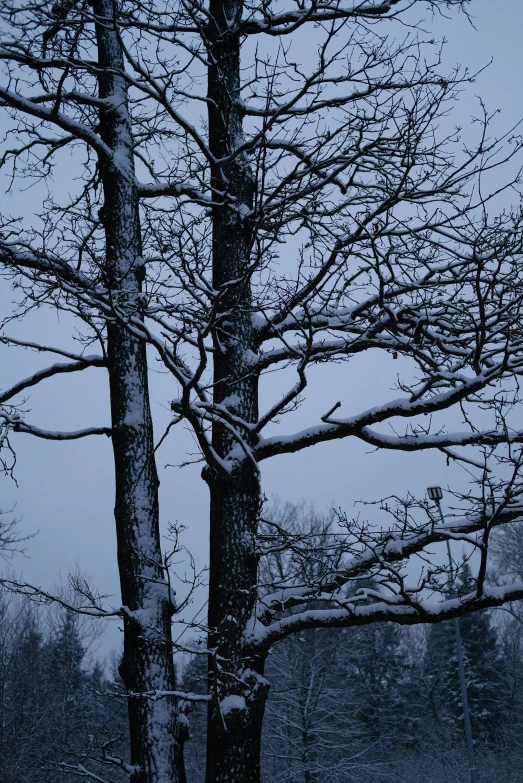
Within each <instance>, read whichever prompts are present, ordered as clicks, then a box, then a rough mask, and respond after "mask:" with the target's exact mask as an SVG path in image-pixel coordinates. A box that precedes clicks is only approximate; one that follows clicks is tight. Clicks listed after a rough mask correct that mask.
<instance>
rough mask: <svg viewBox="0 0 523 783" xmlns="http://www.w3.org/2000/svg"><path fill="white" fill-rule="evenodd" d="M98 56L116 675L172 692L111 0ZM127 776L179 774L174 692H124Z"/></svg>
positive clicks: (135, 781) (153, 778)
mask: <svg viewBox="0 0 523 783" xmlns="http://www.w3.org/2000/svg"><path fill="white" fill-rule="evenodd" d="M93 9H94V14H95V20H96V36H97V43H98V56H99V65H100V68H101V70H100V76H99V94H100V97H101V98H105V99H106V100H107V101H108V105H107V108H104V109H103V110H102V111H101V112H100V135H101V137H102V139H103V141H104V142H105V143H106V144H107V145H108V146H109V147H110V148H111V150H113V152H114V155H115V157H114V165H113V164H111V163H109V162H107V161H104V160H100V172H101V178H102V183H103V190H104V207H103V210H102V215H101V217H102V220H103V223H104V226H105V233H106V259H105V273H106V278H107V283H108V286H109V289H110V291H111V294H112V297H113V300H114V303H115V306H116V307H117V308H118V309H119V312H120V314H121V321H118V320H117V319H115V320H114V321H113V322H112V323H109V324H108V327H107V342H108V368H109V382H110V396H111V418H112V432H113V438H112V442H113V451H114V462H115V474H116V498H115V511H114V513H115V521H116V534H117V546H118V568H119V573H120V585H121V592H122V605H123V608H124V613H125V614H124V651H123V657H122V661H121V664H120V674H121V676H122V679H123V681H124V684H125V687H126V689H127V691H128V692H129V693H130V694H140V693H143V692H145V691H151V690H161V691H173V690H175V688H176V676H175V669H174V661H173V648H172V636H171V616H172V613H173V597H172V595H171V594H170V587H169V583H168V580H167V578H166V573H165V570H164V568H163V565H162V552H161V546H160V530H159V505H158V486H159V480H158V475H157V471H156V462H155V456H154V441H153V426H152V419H151V411H150V404H149V390H148V378H147V356H146V344H145V342H144V341H142V340H140V339H139V338H138V337H135V336H133V335H132V334H131V332H130V331H129V329H128V328H126V326H125V323H124V322H125V318H126V316H131V315H132V316H136V315H137V314H139V312H140V303H141V296H142V285H143V279H144V272H145V270H144V261H143V258H142V249H141V238H140V223H139V202H138V193H137V189H136V183H135V172H134V158H133V138H132V131H131V123H130V120H129V114H128V95H127V84H126V81H125V79H124V78H123V77H122V76H120V75H118V71H120V72H123V70H124V58H123V54H122V48H121V45H120V41H119V37H118V34H117V31H116V28H115V24H114V21H113V14H114V5H113V2H112V0H95V2H94V4H93ZM128 713H129V729H130V743H131V765H132V766H133V767H134V768H135V770H134V771H133V773H132V774H131V776H130V780H131V781H132V783H184V781H185V774H184V768H183V753H182V752H181V748H182V746H183V740H184V739H185V731H186V729H185V726H184V724H183V723H181V722H180V721H179V715H178V710H177V704H176V701H175V700H174V698H172V697H167V698H163V699H159V700H156V701H155V700H152V699H150V698H147V697H143V696H132V695H130V696H129V699H128Z"/></svg>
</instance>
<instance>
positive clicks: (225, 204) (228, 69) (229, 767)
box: [205, 0, 268, 783]
mask: <svg viewBox="0 0 523 783" xmlns="http://www.w3.org/2000/svg"><path fill="white" fill-rule="evenodd" d="M241 14H242V3H241V2H238V0H211V3H210V19H211V22H210V23H209V28H208V36H209V42H210V45H209V59H210V67H209V83H208V94H209V98H210V99H211V101H210V102H209V146H210V149H211V152H212V154H213V156H214V158H215V160H216V161H217V163H216V164H215V165H214V166H213V170H212V187H213V189H214V200H215V201H221V202H222V203H221V205H219V206H215V207H214V212H213V287H214V289H215V290H217V291H220V294H221V296H220V302H219V314H220V316H221V322H220V323H219V324H218V327H217V329H216V330H215V334H214V347H215V354H214V400H215V402H216V403H219V404H221V405H223V406H225V407H226V408H227V409H228V410H229V411H230V412H231V413H234V414H236V415H237V416H239V417H241V418H242V419H243V420H245V421H246V422H249V423H250V422H254V421H256V420H257V418H258V376H257V375H256V374H254V373H253V372H252V370H251V368H250V366H249V355H250V352H252V351H256V349H257V345H256V335H255V330H254V328H253V322H252V312H251V295H250V291H251V287H250V279H249V276H248V265H249V261H250V244H251V233H252V217H251V216H250V215H249V211H250V210H251V209H252V207H253V200H254V187H255V183H254V180H253V174H252V171H251V167H250V165H249V162H248V160H247V156H245V155H240V156H238V157H235V158H234V159H233V160H230V161H225V162H223V161H224V159H225V158H227V156H229V155H230V154H231V153H232V152H234V150H235V149H237V148H238V147H239V146H240V145H241V144H242V142H243V129H242V111H241V104H240V101H239V98H240V93H239V87H240V41H239V37H238V35H237V33H236V32H235V27H236V24H237V22H238V21H239V20H240V18H241ZM233 281H236V282H233ZM242 434H243V436H244V437H245V438H246V439H247V441H248V438H249V436H248V433H247V431H245V432H244V433H242ZM213 446H214V448H215V449H216V451H217V452H218V454H219V455H220V456H222V457H225V456H227V455H228V454H229V452H230V450H231V449H232V448H238V443H237V442H236V441H235V439H234V437H233V436H232V435H231V433H230V431H229V430H228V429H227V428H225V427H223V426H221V425H220V424H216V425H215V426H214V429H213ZM205 477H206V479H207V481H208V484H209V488H210V496H211V511H210V526H211V529H210V541H211V543H210V584H209V627H210V629H211V630H210V636H209V646H210V648H211V649H213V650H215V652H216V657H215V658H212V659H211V660H210V667H209V682H210V691H211V694H212V696H213V700H212V702H211V704H210V707H209V715H208V746H207V783H233V781H234V783H257V781H258V780H259V775H260V766H259V758H260V738H261V726H262V720H263V712H264V707H265V700H266V697H267V691H268V687H267V684H266V682H265V680H264V679H263V676H262V675H263V661H262V660H255V659H254V660H253V659H251V658H250V657H249V656H248V655H246V653H245V630H246V628H247V626H248V623H249V622H250V621H252V616H253V612H254V611H255V607H256V595H257V587H256V585H257V569H258V561H257V556H256V529H257V522H258V516H259V511H260V501H261V492H260V480H259V471H258V469H257V467H256V466H255V465H253V464H252V463H249V464H248V465H247V467H243V469H242V470H241V472H240V471H238V472H237V473H235V474H232V475H231V476H230V477H229V476H227V477H224V476H222V475H218V474H216V473H215V472H213V471H212V470H211V469H207V470H206V472H205Z"/></svg>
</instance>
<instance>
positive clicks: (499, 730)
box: [0, 506, 523, 783]
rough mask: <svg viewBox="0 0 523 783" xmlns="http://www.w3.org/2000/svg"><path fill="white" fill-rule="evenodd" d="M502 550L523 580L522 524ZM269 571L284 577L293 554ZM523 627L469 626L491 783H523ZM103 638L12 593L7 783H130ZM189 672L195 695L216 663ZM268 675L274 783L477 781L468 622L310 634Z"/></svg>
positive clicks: (266, 749)
mask: <svg viewBox="0 0 523 783" xmlns="http://www.w3.org/2000/svg"><path fill="white" fill-rule="evenodd" d="M279 513H280V516H283V515H285V514H286V516H287V517H288V518H290V517H291V516H292V515H294V516H295V517H297V518H298V523H297V524H300V523H301V524H307V525H309V526H310V525H311V524H316V525H317V526H319V525H320V524H321V523H322V521H323V522H325V519H324V518H322V517H321V516H320V515H317V514H316V513H315V512H314V511H311V510H310V509H309V510H308V511H306V510H305V509H304V508H303V507H301V508H300V507H298V508H296V507H290V506H287V507H283V510H280V512H279ZM327 524H328V520H327ZM494 550H495V554H496V567H497V571H498V574H497V578H498V579H502V578H503V576H509V575H510V576H517V575H519V574H521V573H522V567H521V561H522V552H523V529H522V526H521V525H518V526H514V527H510V528H507V529H506V530H504V531H502V532H500V533H499V534H498V535H497V537H496V540H495V542H494ZM267 567H268V568H271V567H272V568H274V567H278V555H274V556H273V558H272V562H271V563H269V564H268V566H267ZM470 573H471V572H470V568H469V567H468V564H467V563H466V562H465V563H464V564H463V567H462V568H461V570H460V578H459V584H458V585H457V588H458V589H459V590H466V589H469V586H468V585H467V581H468V580H469V579H470ZM522 619H523V615H522V612H521V607H520V605H519V604H515V605H513V607H512V609H511V610H510V612H507V611H505V610H495V611H494V612H489V611H484V612H476V613H474V614H470V615H467V616H465V617H463V618H462V619H461V631H462V637H463V645H464V652H465V664H466V676H467V687H468V695H469V701H470V706H471V712H472V724H473V732H474V738H475V744H476V753H477V757H478V768H479V772H480V779H481V781H482V783H490V781H492V783H494V781H496V783H519V782H520V781H523V750H522V748H521V744H520V743H519V742H518V738H519V736H521V731H522V730H523V622H522ZM98 635H99V631H98V630H97V629H96V627H93V623H92V621H89V620H87V621H86V620H85V618H82V617H81V616H80V615H78V614H75V613H74V612H71V611H67V610H64V609H58V608H57V607H53V608H49V607H44V606H42V605H35V604H34V603H33V602H31V601H30V600H29V599H28V598H27V597H25V596H21V595H13V594H12V593H8V592H5V591H3V592H1V593H0V781H2V783H4V782H5V783H7V781H9V783H58V781H63V780H66V779H70V775H71V774H73V775H75V776H78V775H82V771H81V770H82V768H85V777H86V778H88V779H94V780H104V781H119V780H125V779H127V772H128V770H127V769H126V764H125V761H123V759H125V758H126V757H127V754H128V739H127V732H126V729H127V710H126V697H125V694H124V690H123V688H122V684H121V680H120V678H119V675H118V673H117V670H116V666H114V665H109V664H108V665H106V666H102V665H101V664H100V663H99V662H98V661H97V660H96V658H95V656H93V655H92V648H93V642H94V643H95V642H96V639H97V636H98ZM196 649H198V648H197V647H196ZM178 671H179V680H180V684H181V685H182V686H183V689H184V690H185V691H187V692H188V693H196V694H202V695H203V694H205V693H206V691H207V661H206V656H205V655H201V654H200V655H198V654H195V655H194V656H193V657H192V658H191V659H188V658H187V657H185V658H184V659H182V658H179V659H178ZM266 672H267V677H268V679H269V680H270V682H271V683H272V686H271V690H270V693H269V698H268V703H267V714H266V720H265V727H264V733H263V742H262V778H263V780H264V781H266V783H291V782H292V783H319V782H320V781H322V782H323V781H325V782H326V783H378V781H382V780H388V781H389V780H398V781H405V780H408V779H409V780H415V781H421V780H424V781H426V782H427V783H460V782H461V781H465V780H466V779H467V765H466V754H465V747H464V738H463V719H462V718H463V716H462V709H461V699H460V692H459V681H458V674H457V665H456V656H455V640H454V632H453V626H452V622H450V621H448V622H444V623H440V624H435V625H429V626H421V627H415V628H403V627H401V626H398V625H395V624H392V623H383V624H373V625H371V626H368V627H361V628H343V629H335V630H328V629H327V630H326V629H311V630H306V631H304V632H302V633H299V634H296V635H293V636H289V637H288V638H286V639H285V640H284V641H282V642H281V643H280V644H278V645H276V646H275V647H274V649H273V650H272V652H271V654H270V656H269V658H268V662H267V670H266ZM186 712H187V717H188V721H189V726H190V736H191V739H190V741H189V742H188V743H187V745H186V766H187V777H188V779H189V780H191V781H195V783H197V782H198V781H203V779H204V770H205V742H206V716H205V709H204V703H203V704H201V705H200V706H199V705H198V703H194V702H193V703H190V705H189V703H188V704H187V710H186ZM120 759H121V760H122V761H121V762H120V764H119V760H120ZM84 765H87V766H85V767H84ZM93 775H94V777H93Z"/></svg>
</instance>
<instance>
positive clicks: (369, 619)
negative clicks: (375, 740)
mask: <svg viewBox="0 0 523 783" xmlns="http://www.w3.org/2000/svg"><path fill="white" fill-rule="evenodd" d="M522 599H523V582H517V583H516V584H513V585H510V586H507V587H488V586H485V587H484V589H483V594H482V595H481V596H478V595H477V593H475V592H474V593H469V594H467V595H464V596H461V597H459V598H446V599H444V600H443V601H436V600H434V599H430V598H427V599H423V598H419V599H417V600H416V601H405V602H399V603H397V604H396V605H391V604H390V603H387V602H386V601H382V602H376V603H373V604H363V605H361V604H360V605H354V604H351V602H350V601H347V603H346V605H344V606H341V607H340V606H338V607H336V608H332V609H308V610H306V611H304V612H299V613H297V614H291V615H289V616H288V617H284V618H281V619H279V620H278V621H277V622H274V623H272V624H271V625H269V626H263V625H262V624H261V623H259V622H258V623H256V625H255V627H254V628H252V629H251V631H250V634H249V635H248V636H247V637H246V644H247V645H249V646H252V647H256V648H261V649H269V648H270V647H271V646H272V645H273V644H274V643H275V642H276V641H278V640H279V639H283V638H284V637H286V636H289V635H290V634H294V633H298V632H300V631H305V630H308V629H310V628H348V627H351V626H356V625H357V626H362V625H371V624H373V623H377V622H380V623H382V622H391V623H397V624H398V625H418V624H420V623H424V624H428V623H439V622H442V621H443V620H451V619H453V618H454V617H462V616H463V615H466V614H469V613H470V612H475V611H479V610H481V609H494V608H496V607H499V606H503V604H505V603H509V602H511V601H521V600H522Z"/></svg>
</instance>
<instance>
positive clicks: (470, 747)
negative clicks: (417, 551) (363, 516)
mask: <svg viewBox="0 0 523 783" xmlns="http://www.w3.org/2000/svg"><path fill="white" fill-rule="evenodd" d="M427 494H428V496H429V498H430V499H431V500H433V501H434V503H435V504H436V505H437V507H438V512H439V516H440V519H441V523H442V525H444V524H445V518H444V516H443V511H442V510H441V499H442V497H443V491H442V489H441V487H428V488H427ZM447 553H448V556H449V572H450V591H451V592H452V591H453V589H454V568H453V565H452V554H451V551H450V542H449V539H448V538H447ZM454 633H455V635H456V656H457V659H458V670H459V684H460V687H461V703H462V705H463V718H464V720H465V739H466V742H467V753H468V757H469V767H470V783H478V773H477V770H476V759H475V757H474V742H473V739H472V726H471V725H470V708H469V700H468V696H467V682H466V680H465V666H464V663H463V648H462V646H461V631H460V627H459V617H455V618H454Z"/></svg>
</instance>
